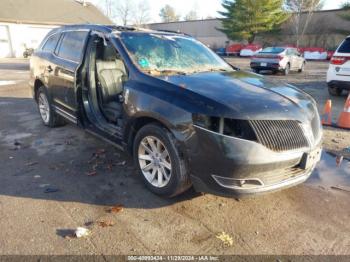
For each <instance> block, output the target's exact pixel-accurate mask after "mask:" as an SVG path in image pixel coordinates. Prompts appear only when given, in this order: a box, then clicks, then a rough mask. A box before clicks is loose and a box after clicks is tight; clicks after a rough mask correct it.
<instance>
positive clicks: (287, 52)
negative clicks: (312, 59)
mask: <svg viewBox="0 0 350 262" xmlns="http://www.w3.org/2000/svg"><path fill="white" fill-rule="evenodd" d="M305 64H306V61H305V58H304V57H303V56H302V55H301V54H300V53H299V51H298V49H296V48H290V47H266V48H265V49H263V50H262V51H261V52H259V53H258V54H256V55H255V56H253V57H252V59H251V62H250V67H251V68H252V69H253V71H254V72H256V73H259V72H260V71H263V70H269V71H272V72H274V73H277V72H283V73H284V74H285V75H288V74H289V72H290V71H291V70H293V71H298V72H300V73H301V72H303V71H304V68H305Z"/></svg>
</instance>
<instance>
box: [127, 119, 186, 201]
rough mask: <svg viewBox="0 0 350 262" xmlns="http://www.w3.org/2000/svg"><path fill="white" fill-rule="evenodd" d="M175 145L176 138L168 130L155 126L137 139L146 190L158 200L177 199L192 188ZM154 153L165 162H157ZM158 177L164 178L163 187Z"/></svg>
mask: <svg viewBox="0 0 350 262" xmlns="http://www.w3.org/2000/svg"><path fill="white" fill-rule="evenodd" d="M159 142H160V143H159ZM176 144H177V143H176V140H175V138H174V136H173V135H172V134H171V133H170V132H169V131H168V130H167V129H166V128H164V127H162V126H160V125H158V124H156V123H152V124H148V125H146V126H144V127H142V128H141V129H140V130H139V132H138V133H137V134H136V137H135V139H134V146H133V155H134V161H135V166H136V167H137V168H138V171H139V173H140V175H141V177H142V179H143V181H144V183H145V185H146V187H147V188H148V189H149V190H150V191H151V192H153V193H154V194H157V195H159V196H163V197H174V196H177V195H179V194H181V193H183V192H185V191H186V190H187V189H189V188H190V187H191V185H192V184H191V181H190V178H189V172H188V170H187V168H186V164H185V161H184V159H183V158H182V157H181V156H180V152H179V149H178V147H177V145H176ZM152 145H153V147H152ZM146 148H147V149H146ZM152 148H153V149H154V148H160V150H152ZM154 153H157V154H158V156H159V155H164V156H165V155H166V156H165V157H164V158H162V157H161V156H159V157H158V160H157V157H154ZM159 158H162V160H159ZM145 159H146V160H145ZM163 160H164V161H163ZM165 163H166V165H167V168H166V167H165ZM169 165H170V169H169ZM143 170H144V171H143ZM162 170H163V172H162ZM164 172H166V175H164ZM159 177H161V178H162V179H161V183H160V179H159Z"/></svg>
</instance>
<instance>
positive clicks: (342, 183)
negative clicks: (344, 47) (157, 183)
mask: <svg viewBox="0 0 350 262" xmlns="http://www.w3.org/2000/svg"><path fill="white" fill-rule="evenodd" d="M232 62H233V63H234V64H238V62H239V63H241V64H246V63H247V62H246V61H245V60H244V61H243V59H242V60H236V59H233V60H232ZM317 65H320V68H318V67H317ZM314 67H316V68H314ZM325 69H326V64H323V63H319V64H318V63H310V64H309V66H308V71H307V72H310V73H312V74H315V75H317V76H318V78H317V80H312V77H310V76H307V72H306V73H305V74H303V75H295V76H292V75H291V76H288V79H287V81H290V80H293V81H290V82H293V83H295V84H298V85H299V86H300V87H302V88H304V89H305V90H307V91H310V93H313V95H314V96H315V97H316V95H317V98H318V101H319V103H320V104H323V102H324V101H325V100H326V99H327V98H328V95H325V94H326V92H325V88H326V87H325V85H324V83H323V81H324V76H323V74H324V70H325ZM321 70H323V74H322V73H321ZM272 77H276V78H282V76H272ZM297 78H298V79H297ZM299 78H302V79H304V78H305V80H302V79H299ZM27 80H28V65H27V63H26V61H22V60H8V61H0V119H1V121H0V166H1V169H0V185H1V186H0V218H1V219H0V232H1V234H0V255H14V254H16V255H30V254H31V255H34V254H40V255H67V254H69V255H74V254H75V255H87V254H95V255H112V254H114V255H115V254H122V255H133V254H139V255H144V254H153V255H156V254H157V255H159V254H163V255H169V254H171V255H174V254H191V255H199V254H211V255H223V254H236V255H237V254H239V255H247V254H249V255H256V254H269V255H281V254H284V255H289V254H294V255H305V254H308V255H312V254H314V255H319V254H327V255H339V254H343V255H350V223H349V219H350V208H349V206H350V198H349V196H350V192H349V190H348V188H350V179H348V178H349V177H350V171H349V166H350V163H349V162H347V161H346V160H344V161H343V163H342V166H341V167H336V165H335V158H334V157H333V156H331V155H328V154H324V156H323V159H322V161H321V163H320V165H319V166H318V167H317V169H316V170H315V172H314V174H313V176H312V178H310V180H309V181H308V182H307V183H304V184H302V185H299V186H297V187H294V188H290V189H287V190H283V191H280V192H276V193H273V194H266V195H260V196H257V197H251V198H246V199H241V200H239V201H238V200H235V199H232V198H224V197H219V196H215V195H210V194H198V193H195V192H193V191H191V190H190V191H189V192H187V193H185V194H184V195H182V196H180V197H177V198H175V199H170V200H169V199H162V198H159V197H157V196H155V195H153V194H151V193H150V192H149V191H148V190H147V189H146V188H145V187H144V186H143V184H142V182H141V179H140V178H139V177H138V176H137V174H136V172H135V169H134V168H133V166H132V160H131V159H130V157H129V156H128V155H126V154H124V153H122V152H120V151H118V150H116V149H115V148H114V147H112V146H110V145H109V144H106V143H105V142H103V141H100V140H98V139H95V138H94V137H92V136H90V135H88V134H87V133H85V132H84V131H83V130H80V129H78V128H77V127H75V126H72V125H67V126H64V127H61V128H57V129H49V128H46V127H44V126H43V125H42V123H41V120H40V117H39V114H38V112H37V109H36V105H35V103H34V102H33V100H32V99H31V98H30V97H29V90H28V86H27ZM4 81H7V82H4ZM8 81H12V82H8ZM303 81H304V82H303ZM303 83H304V84H303ZM318 91H319V92H320V94H318ZM322 94H323V95H322ZM344 101H345V96H344V97H342V98H339V103H340V104H341V103H343V102H344ZM321 107H322V106H321ZM332 139H336V140H337V141H338V143H335V144H333V142H332ZM16 141H17V142H18V143H16V144H15V142H16ZM346 141H347V142H349V141H350V140H349V132H348V131H347V132H345V131H339V130H333V129H327V130H326V131H325V147H326V148H329V149H333V150H335V151H336V152H339V151H340V150H341V149H342V148H343V147H344V145H346ZM94 170H96V173H95V172H94ZM115 205H122V206H123V210H122V211H119V210H120V208H118V206H117V207H116V208H114V209H113V210H112V212H108V211H109V210H110V208H111V207H112V206H115ZM118 211H119V212H118ZM106 225H107V226H106ZM79 226H84V227H87V228H88V229H90V230H91V234H90V235H89V236H88V237H86V238H82V239H74V238H73V239H72V238H71V237H70V235H71V234H72V231H73V230H74V229H75V228H77V227H79ZM222 232H225V233H226V234H227V235H228V236H229V237H231V240H232V242H230V241H228V242H227V244H226V245H225V243H224V242H223V241H222V240H220V239H219V238H217V236H218V235H219V234H221V235H222ZM230 243H231V244H232V245H231V244H230Z"/></svg>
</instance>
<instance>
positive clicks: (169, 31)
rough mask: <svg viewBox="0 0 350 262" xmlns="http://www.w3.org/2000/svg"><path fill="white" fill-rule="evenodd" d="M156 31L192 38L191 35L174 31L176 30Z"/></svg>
mask: <svg viewBox="0 0 350 262" xmlns="http://www.w3.org/2000/svg"><path fill="white" fill-rule="evenodd" d="M155 31H158V32H165V33H174V34H180V35H187V36H191V35H190V34H186V33H184V32H181V31H180V30H178V31H174V30H163V29H158V30H155Z"/></svg>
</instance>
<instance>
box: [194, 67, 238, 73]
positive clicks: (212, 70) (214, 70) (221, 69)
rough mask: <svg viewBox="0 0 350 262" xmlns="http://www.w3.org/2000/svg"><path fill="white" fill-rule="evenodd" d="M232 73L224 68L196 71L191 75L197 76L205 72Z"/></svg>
mask: <svg viewBox="0 0 350 262" xmlns="http://www.w3.org/2000/svg"><path fill="white" fill-rule="evenodd" d="M217 71H220V72H231V71H230V70H227V69H224V68H206V69H203V70H195V71H191V74H196V73H205V72H217Z"/></svg>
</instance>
